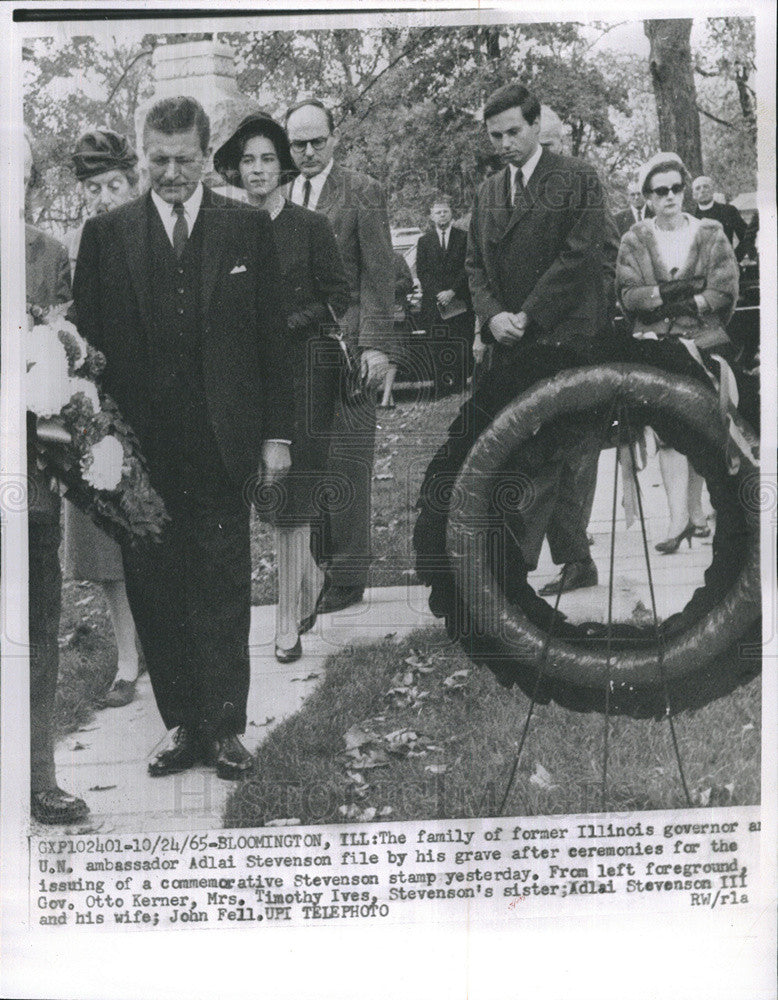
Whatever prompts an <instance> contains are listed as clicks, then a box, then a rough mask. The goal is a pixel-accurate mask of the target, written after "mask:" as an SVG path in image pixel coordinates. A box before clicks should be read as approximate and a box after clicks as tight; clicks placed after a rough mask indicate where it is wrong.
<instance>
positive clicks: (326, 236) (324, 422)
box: [214, 114, 350, 663]
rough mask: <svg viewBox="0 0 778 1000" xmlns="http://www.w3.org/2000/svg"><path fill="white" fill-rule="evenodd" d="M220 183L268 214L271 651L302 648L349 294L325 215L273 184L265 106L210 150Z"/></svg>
mask: <svg viewBox="0 0 778 1000" xmlns="http://www.w3.org/2000/svg"><path fill="white" fill-rule="evenodd" d="M214 167H215V168H216V170H217V171H218V172H219V173H220V174H221V175H222V177H224V179H225V180H226V181H227V183H229V184H232V185H234V186H235V187H240V188H243V189H244V190H245V192H246V196H247V200H248V202H249V204H251V205H253V206H255V207H256V208H261V209H264V210H265V211H266V212H268V214H269V215H270V218H271V219H272V221H273V230H274V235H275V241H276V250H277V253H278V260H279V265H280V270H281V274H282V281H283V298H284V302H285V305H286V309H287V313H288V320H287V330H288V335H289V351H290V355H291V362H292V364H291V367H292V370H293V371H294V372H295V399H294V406H295V438H294V441H293V442H292V468H291V471H290V473H289V476H288V477H287V479H286V480H285V482H284V485H283V489H282V493H283V495H282V496H280V497H275V498H272V499H271V501H270V502H271V503H272V506H273V517H274V523H275V527H276V557H277V562H278V609H277V614H276V658H277V659H278V660H279V661H280V662H282V663H290V662H292V661H293V660H296V659H298V658H299V657H300V656H301V653H302V647H301V645H300V634H301V633H303V632H306V631H308V629H310V628H311V627H312V625H313V623H314V620H315V611H314V609H315V606H316V600H317V598H318V595H319V591H320V589H321V583H322V574H321V572H320V570H319V569H318V567H317V566H316V564H315V562H314V560H313V557H312V555H311V526H312V523H314V522H317V521H319V520H320V518H321V515H322V507H323V504H324V502H325V499H326V500H327V501H329V502H338V498H339V497H340V496H341V495H342V496H343V497H347V495H348V484H339V483H329V482H327V481H325V470H326V462H327V451H328V445H329V430H330V427H331V424H332V419H333V414H334V409H335V401H336V399H337V398H338V386H339V377H340V353H339V352H340V347H339V345H338V343H337V341H335V340H333V339H332V337H330V336H327V330H328V328H329V329H331V328H332V324H333V316H342V315H343V313H344V312H345V311H346V308H347V306H348V303H349V299H350V293H349V286H348V280H347V278H346V274H345V271H344V270H343V261H342V260H341V256H340V252H339V250H338V247H337V243H336V242H335V235H334V233H333V231H332V227H331V225H330V223H329V220H328V219H327V218H326V217H325V216H323V215H320V214H318V213H316V212H312V211H309V210H308V209H307V208H301V207H300V206H298V205H293V204H292V203H291V202H289V201H287V200H286V198H285V197H284V195H283V191H282V185H284V184H285V183H286V182H287V181H288V180H290V178H291V177H293V176H294V175H295V174H296V172H297V171H296V168H295V166H294V163H293V161H292V157H291V153H290V152H289V141H288V139H287V137H286V133H285V132H284V129H283V128H282V127H281V126H280V125H279V124H278V122H276V121H274V120H273V119H272V118H270V117H269V116H268V115H263V114H256V115H249V117H248V118H245V119H244V120H243V121H242V122H241V124H240V125H239V126H238V129H237V130H236V132H235V133H234V135H232V136H231V137H230V138H229V139H228V140H227V142H225V143H224V145H223V146H222V147H221V148H220V149H219V150H217V152H216V153H215V155H214Z"/></svg>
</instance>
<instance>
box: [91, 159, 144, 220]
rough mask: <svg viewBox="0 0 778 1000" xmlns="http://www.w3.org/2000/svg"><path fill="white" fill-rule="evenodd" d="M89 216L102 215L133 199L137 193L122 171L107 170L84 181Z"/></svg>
mask: <svg viewBox="0 0 778 1000" xmlns="http://www.w3.org/2000/svg"><path fill="white" fill-rule="evenodd" d="M81 183H82V186H83V190H84V200H85V201H86V211H87V215H90V216H91V215H100V214H101V213H102V212H110V211H111V209H112V208H118V207H119V205H123V204H124V203H125V202H126V201H129V200H130V198H132V197H133V195H134V194H135V191H134V189H133V187H132V185H131V184H130V182H129V180H128V179H127V175H126V174H125V173H123V172H122V171H121V170H106V171H105V173H102V174H97V175H96V176H95V177H88V178H87V179H86V180H85V181H82V182H81Z"/></svg>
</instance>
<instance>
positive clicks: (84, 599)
mask: <svg viewBox="0 0 778 1000" xmlns="http://www.w3.org/2000/svg"><path fill="white" fill-rule="evenodd" d="M243 579H244V580H245V577H244V578H243ZM94 599H95V595H94V594H90V595H89V597H82V598H81V600H80V601H76V602H75V604H74V605H73V607H74V608H80V607H81V605H82V604H89V602H90V601H93V600H94Z"/></svg>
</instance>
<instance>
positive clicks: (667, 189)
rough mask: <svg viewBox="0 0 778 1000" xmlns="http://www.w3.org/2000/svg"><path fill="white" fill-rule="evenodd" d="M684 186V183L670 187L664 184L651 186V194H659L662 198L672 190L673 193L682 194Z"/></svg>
mask: <svg viewBox="0 0 778 1000" xmlns="http://www.w3.org/2000/svg"><path fill="white" fill-rule="evenodd" d="M684 187H685V185H684V184H673V185H671V186H670V187H666V186H665V185H664V184H662V185H660V187H655V188H651V194H658V195H659V197H660V198H666V197H667V196H668V195H669V194H670V192H671V191H672V193H673V194H680V193H681V191H683V189H684Z"/></svg>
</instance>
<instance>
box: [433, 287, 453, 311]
mask: <svg viewBox="0 0 778 1000" xmlns="http://www.w3.org/2000/svg"><path fill="white" fill-rule="evenodd" d="M436 298H437V300H438V305H439V306H441V307H442V308H443V309H445V308H446V306H447V305H448V304H449V302H453V301H454V289H453V288H447V289H446V290H445V291H444V292H438V294H437V296H436Z"/></svg>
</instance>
